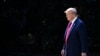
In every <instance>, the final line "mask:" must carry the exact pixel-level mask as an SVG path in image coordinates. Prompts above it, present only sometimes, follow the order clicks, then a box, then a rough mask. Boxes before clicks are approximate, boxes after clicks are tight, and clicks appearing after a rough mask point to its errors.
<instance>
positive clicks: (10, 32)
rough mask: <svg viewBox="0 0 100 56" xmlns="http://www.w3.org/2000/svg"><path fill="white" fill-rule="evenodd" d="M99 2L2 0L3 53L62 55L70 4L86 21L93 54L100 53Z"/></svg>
mask: <svg viewBox="0 0 100 56" xmlns="http://www.w3.org/2000/svg"><path fill="white" fill-rule="evenodd" d="M99 5H100V4H99V0H0V43H1V44H0V52H1V54H0V56H43V55H44V56H53V55H54V56H60V51H61V49H62V45H63V35H64V31H65V28H66V26H67V23H68V21H67V20H66V18H65V14H64V10H66V9H67V8H69V7H75V8H77V10H78V14H79V17H80V18H81V19H82V20H83V21H84V22H85V23H86V26H87V32H88V48H89V53H90V55H91V56H93V55H94V56H100V54H99V53H100V35H99V33H100V30H99V29H100V27H99V25H100V6H99Z"/></svg>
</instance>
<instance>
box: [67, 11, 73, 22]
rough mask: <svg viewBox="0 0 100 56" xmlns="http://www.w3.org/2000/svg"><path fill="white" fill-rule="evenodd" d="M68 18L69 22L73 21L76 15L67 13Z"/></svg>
mask: <svg viewBox="0 0 100 56" xmlns="http://www.w3.org/2000/svg"><path fill="white" fill-rule="evenodd" d="M66 17H67V20H68V21H71V20H72V19H73V18H74V15H73V13H72V11H68V12H67V13H66Z"/></svg>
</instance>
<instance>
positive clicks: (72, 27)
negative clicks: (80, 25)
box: [69, 18, 78, 35]
mask: <svg viewBox="0 0 100 56" xmlns="http://www.w3.org/2000/svg"><path fill="white" fill-rule="evenodd" d="M77 20H78V18H77V19H76V21H75V22H74V24H73V25H72V28H71V30H70V33H69V35H70V34H71V32H72V30H73V29H74V27H75V25H76V22H77Z"/></svg>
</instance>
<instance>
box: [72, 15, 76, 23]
mask: <svg viewBox="0 0 100 56" xmlns="http://www.w3.org/2000/svg"><path fill="white" fill-rule="evenodd" d="M76 19H77V16H76V17H75V18H74V19H73V20H72V24H73V23H74V22H75V20H76Z"/></svg>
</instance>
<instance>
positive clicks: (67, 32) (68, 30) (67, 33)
mask: <svg viewBox="0 0 100 56" xmlns="http://www.w3.org/2000/svg"><path fill="white" fill-rule="evenodd" d="M71 24H72V22H69V23H68V26H67V31H66V39H65V42H66V43H67V39H68V36H69V33H70V30H71Z"/></svg>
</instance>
